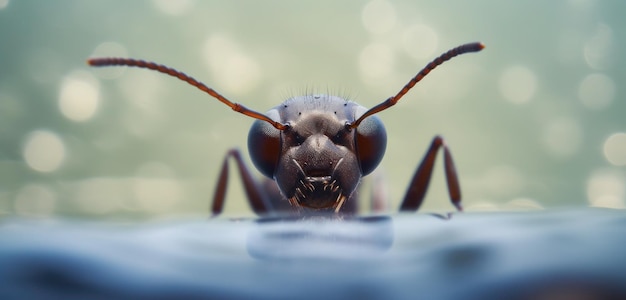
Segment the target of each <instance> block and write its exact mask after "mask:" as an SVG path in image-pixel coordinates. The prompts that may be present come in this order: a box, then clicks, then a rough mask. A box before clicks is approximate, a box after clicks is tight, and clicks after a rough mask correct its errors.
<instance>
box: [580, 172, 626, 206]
mask: <svg viewBox="0 0 626 300" xmlns="http://www.w3.org/2000/svg"><path fill="white" fill-rule="evenodd" d="M625 182H626V178H624V174H622V173H621V172H618V171H616V170H611V169H600V170H596V171H595V172H594V173H593V174H592V175H591V176H590V177H589V179H588V180H587V197H588V200H589V204H590V205H591V206H595V207H606V208H620V209H623V208H626V206H625V205H624V196H625V194H626V186H625Z"/></svg>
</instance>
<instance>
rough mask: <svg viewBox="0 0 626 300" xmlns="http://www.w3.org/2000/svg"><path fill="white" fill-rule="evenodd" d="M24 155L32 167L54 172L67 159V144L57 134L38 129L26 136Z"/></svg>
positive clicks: (41, 170) (36, 169)
mask: <svg viewBox="0 0 626 300" xmlns="http://www.w3.org/2000/svg"><path fill="white" fill-rule="evenodd" d="M23 156H24V160H25V161H26V163H27V164H28V166H29V167H30V168H31V169H33V170H35V171H38V172H52V171H55V170H56V169H58V168H59V167H60V166H61V164H62V163H63V160H64V159H65V145H64V144H63V141H62V140H61V138H60V137H59V136H58V135H57V134H55V133H53V132H50V131H47V130H37V131H34V132H32V133H31V134H29V135H28V137H27V138H26V142H25V143H24V148H23Z"/></svg>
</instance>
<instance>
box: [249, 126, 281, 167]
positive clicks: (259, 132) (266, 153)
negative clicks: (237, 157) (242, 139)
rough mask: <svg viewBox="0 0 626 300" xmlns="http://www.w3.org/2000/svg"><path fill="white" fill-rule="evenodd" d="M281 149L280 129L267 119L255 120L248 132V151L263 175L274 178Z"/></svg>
mask: <svg viewBox="0 0 626 300" xmlns="http://www.w3.org/2000/svg"><path fill="white" fill-rule="evenodd" d="M280 150H281V149H280V130H278V129H276V128H274V126H272V125H271V124H270V123H267V122H265V121H260V120H257V121H255V122H254V124H252V128H250V132H249V133H248V152H249V153H250V158H251V159H252V163H254V166H255V167H256V168H257V169H258V170H259V171H260V172H261V173H263V175H265V176H267V177H269V178H274V170H275V169H276V165H277V164H278V159H279V157H280Z"/></svg>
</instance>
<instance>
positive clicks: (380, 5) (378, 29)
mask: <svg viewBox="0 0 626 300" xmlns="http://www.w3.org/2000/svg"><path fill="white" fill-rule="evenodd" d="M361 20H362V21H363V27H364V28H365V30H367V31H368V32H370V33H373V34H384V33H387V32H389V31H391V30H392V29H393V27H394V26H395V25H396V10H395V8H394V7H393V5H392V4H391V3H389V2H388V1H384V0H373V1H370V2H369V3H367V4H366V5H365V7H363V12H362V13H361Z"/></svg>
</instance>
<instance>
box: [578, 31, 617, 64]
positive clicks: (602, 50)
mask: <svg viewBox="0 0 626 300" xmlns="http://www.w3.org/2000/svg"><path fill="white" fill-rule="evenodd" d="M612 48H613V30H612V29H611V27H609V26H608V25H606V24H604V23H599V24H598V25H597V27H596V32H595V33H594V35H593V36H592V37H591V38H590V39H589V40H588V41H587V43H585V47H584V49H583V51H584V54H585V61H586V62H587V65H589V67H591V68H593V69H596V70H604V69H607V68H608V67H609V66H610V64H611V52H612Z"/></svg>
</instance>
